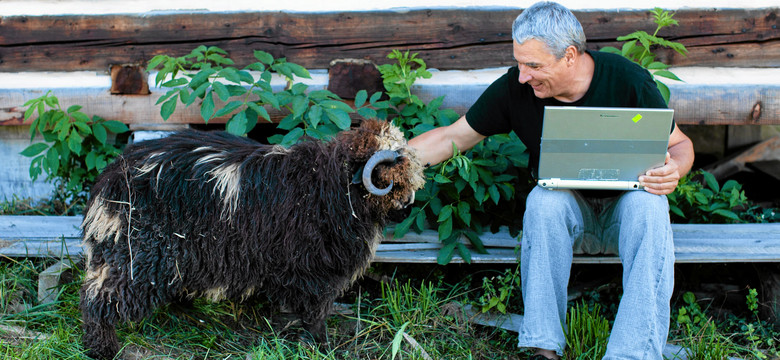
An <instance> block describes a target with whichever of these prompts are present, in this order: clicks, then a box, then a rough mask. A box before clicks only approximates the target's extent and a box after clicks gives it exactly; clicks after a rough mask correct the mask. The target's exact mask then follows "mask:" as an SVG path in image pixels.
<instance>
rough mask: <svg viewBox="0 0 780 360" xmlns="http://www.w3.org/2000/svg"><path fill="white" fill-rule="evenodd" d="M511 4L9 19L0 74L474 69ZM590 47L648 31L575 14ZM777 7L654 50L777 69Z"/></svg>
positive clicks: (685, 16)
mask: <svg viewBox="0 0 780 360" xmlns="http://www.w3.org/2000/svg"><path fill="white" fill-rule="evenodd" d="M519 12H520V10H518V9H505V10H480V9H478V8H475V9H460V10H442V9H439V10H413V11H406V12H395V11H372V12H340V13H335V12H334V13H283V12H237V13H161V14H155V13H150V14H129V15H58V16H10V17H3V18H2V26H0V71H1V72H16V71H51V70H54V71H62V70H68V71H78V70H94V71H106V69H108V67H109V66H110V65H112V64H128V63H136V64H143V63H145V62H146V61H148V60H149V59H151V58H152V57H153V56H154V55H158V54H168V55H185V54H187V53H189V51H190V50H192V49H193V48H194V47H196V46H197V45H200V44H208V45H215V46H218V47H220V48H222V49H225V50H227V51H228V52H229V53H230V54H231V56H232V57H233V58H234V60H236V61H237V65H238V66H241V65H246V64H248V63H251V62H254V61H255V60H254V58H253V57H252V51H251V50H264V51H267V52H269V53H271V54H272V55H274V56H276V57H287V58H288V59H290V61H293V62H296V63H298V64H300V65H303V66H304V67H307V68H310V69H324V68H327V67H328V64H329V63H330V61H331V60H333V59H339V58H358V59H370V60H373V61H375V62H376V63H378V64H381V63H385V62H387V59H386V58H385V55H386V54H388V53H389V52H390V51H391V50H393V49H401V50H411V51H413V52H419V53H420V56H421V57H422V58H423V59H425V61H426V62H427V63H428V65H429V67H431V68H438V69H441V70H450V69H480V68H490V67H499V66H509V65H512V64H513V60H512V55H511V45H512V37H511V24H512V21H513V20H514V18H515V17H516V16H517V14H518V13H519ZM574 13H575V15H576V16H577V18H578V19H580V21H581V23H582V25H583V27H584V30H585V34H586V36H587V38H588V47H589V48H590V49H595V50H598V49H600V48H602V47H604V46H614V45H616V44H617V42H616V41H615V38H617V37H618V36H620V35H625V34H628V33H631V32H634V31H636V30H645V31H647V32H651V33H652V31H653V30H654V29H655V24H654V23H653V19H652V16H651V14H650V12H649V11H646V10H629V11H625V10H623V11H618V10H594V11H574ZM779 13H780V8H764V9H724V10H717V9H681V10H677V11H676V13H675V16H674V18H675V19H677V20H678V21H679V23H680V25H679V26H672V27H668V28H665V29H663V30H662V31H661V32H660V33H659V34H658V35H659V36H662V37H665V38H667V39H669V40H674V41H679V42H681V43H682V44H684V45H685V46H686V47H687V48H688V49H689V51H690V53H689V54H688V56H687V57H683V56H680V55H679V54H677V53H675V52H674V51H671V50H659V59H660V60H661V61H663V62H665V63H667V64H669V65H671V66H725V67H778V66H780V28H779V27H778V26H779V25H780V19H779V18H778V14H779Z"/></svg>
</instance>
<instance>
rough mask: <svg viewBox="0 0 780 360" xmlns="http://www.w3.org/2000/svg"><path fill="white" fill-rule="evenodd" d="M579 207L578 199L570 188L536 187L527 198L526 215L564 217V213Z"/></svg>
mask: <svg viewBox="0 0 780 360" xmlns="http://www.w3.org/2000/svg"><path fill="white" fill-rule="evenodd" d="M576 207H577V200H576V198H575V196H574V194H573V193H572V191H570V190H548V189H545V188H542V187H539V186H537V187H534V188H533V190H531V192H530V193H529V194H528V198H527V199H526V205H525V209H526V210H525V212H526V216H534V217H550V218H552V219H558V220H560V219H562V218H563V214H564V213H566V212H568V211H571V210H572V209H573V208H576Z"/></svg>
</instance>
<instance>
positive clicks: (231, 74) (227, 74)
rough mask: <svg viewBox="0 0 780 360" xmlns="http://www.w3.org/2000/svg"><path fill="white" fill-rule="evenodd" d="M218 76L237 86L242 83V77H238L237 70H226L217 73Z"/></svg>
mask: <svg viewBox="0 0 780 360" xmlns="http://www.w3.org/2000/svg"><path fill="white" fill-rule="evenodd" d="M217 76H221V77H223V78H225V80H227V81H230V82H233V83H236V84H240V83H241V77H240V76H239V75H238V70H236V69H235V68H224V69H222V70H220V71H219V72H218V73H217ZM215 83H216V81H215Z"/></svg>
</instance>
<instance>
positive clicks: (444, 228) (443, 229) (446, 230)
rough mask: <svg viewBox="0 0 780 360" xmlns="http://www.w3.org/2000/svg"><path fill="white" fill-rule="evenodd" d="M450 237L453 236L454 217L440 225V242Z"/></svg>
mask: <svg viewBox="0 0 780 360" xmlns="http://www.w3.org/2000/svg"><path fill="white" fill-rule="evenodd" d="M445 209H446V208H445ZM450 235H452V216H450V217H448V218H447V219H446V220H444V222H440V223H439V240H443V239H446V238H449V237H450Z"/></svg>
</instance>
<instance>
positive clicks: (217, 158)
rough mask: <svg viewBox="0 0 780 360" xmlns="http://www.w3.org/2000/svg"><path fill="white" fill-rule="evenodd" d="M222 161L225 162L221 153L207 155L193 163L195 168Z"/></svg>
mask: <svg viewBox="0 0 780 360" xmlns="http://www.w3.org/2000/svg"><path fill="white" fill-rule="evenodd" d="M223 160H225V154H223V153H213V154H208V155H205V156H203V157H202V158H200V159H198V161H195V166H198V165H203V164H208V163H210V162H212V161H223Z"/></svg>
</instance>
